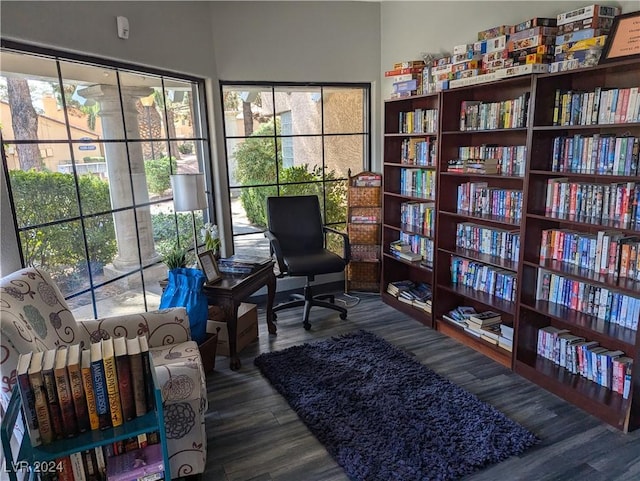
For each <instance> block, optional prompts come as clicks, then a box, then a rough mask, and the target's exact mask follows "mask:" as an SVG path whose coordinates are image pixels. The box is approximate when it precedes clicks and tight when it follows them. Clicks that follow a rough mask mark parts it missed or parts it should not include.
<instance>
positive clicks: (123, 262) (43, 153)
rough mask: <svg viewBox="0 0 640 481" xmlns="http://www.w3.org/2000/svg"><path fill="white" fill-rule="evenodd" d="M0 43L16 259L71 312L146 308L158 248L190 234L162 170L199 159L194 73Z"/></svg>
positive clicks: (187, 239)
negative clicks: (46, 282) (47, 281)
mask: <svg viewBox="0 0 640 481" xmlns="http://www.w3.org/2000/svg"><path fill="white" fill-rule="evenodd" d="M3 47H4V48H3V49H2V51H0V65H1V66H2V71H1V72H0V108H1V115H2V142H3V147H4V148H3V151H2V163H3V169H4V174H5V175H6V177H7V181H8V182H7V183H8V186H9V194H10V196H11V200H12V206H13V208H14V209H13V212H12V213H13V215H14V218H15V220H16V225H17V229H18V232H17V234H18V237H19V249H20V254H21V257H22V259H21V260H22V264H23V265H33V266H36V267H40V268H42V269H44V270H45V271H47V272H48V273H49V274H50V275H51V276H52V277H53V278H54V280H55V281H56V283H57V284H58V286H59V287H60V289H61V291H62V293H63V294H64V296H65V298H66V299H67V301H68V302H69V305H70V307H71V309H72V310H73V311H74V313H75V314H77V315H78V317H84V318H89V317H103V316H106V315H112V314H120V313H125V312H140V311H143V310H151V309H155V308H157V307H158V305H159V302H160V296H161V290H160V287H159V284H158V281H159V280H160V279H163V278H166V276H167V268H166V266H165V265H164V264H163V263H162V255H163V253H165V252H166V251H167V250H169V249H170V248H171V247H173V246H174V245H182V246H184V247H187V248H188V247H190V246H192V245H193V234H192V228H191V216H190V214H188V213H179V214H176V213H174V211H173V202H172V191H171V184H170V175H171V174H173V173H188V172H201V171H203V170H204V168H205V166H208V163H209V160H208V159H209V151H208V149H209V147H208V142H207V138H206V132H207V128H206V125H205V124H204V122H205V119H204V116H203V115H202V114H201V112H202V109H201V106H202V105H204V98H203V92H204V89H203V85H202V82H201V81H200V80H199V79H193V78H186V77H185V78H180V77H178V76H175V75H173V74H172V75H166V74H164V73H162V72H151V71H146V70H143V69H141V68H140V69H139V68H137V67H135V68H131V67H129V66H121V65H114V64H112V63H104V62H102V61H98V60H95V59H86V58H79V57H77V56H67V55H65V56H62V55H58V54H57V53H55V52H50V51H40V50H38V51H37V52H36V51H34V49H32V48H28V49H27V48H23V47H22V46H15V45H8V43H4V42H3ZM209 207H210V209H208V210H205V211H204V214H206V213H207V212H208V211H211V212H212V211H213V210H212V209H211V207H212V206H209ZM197 215H198V222H200V223H202V222H203V212H198V213H197ZM114 299H117V302H113V301H114Z"/></svg>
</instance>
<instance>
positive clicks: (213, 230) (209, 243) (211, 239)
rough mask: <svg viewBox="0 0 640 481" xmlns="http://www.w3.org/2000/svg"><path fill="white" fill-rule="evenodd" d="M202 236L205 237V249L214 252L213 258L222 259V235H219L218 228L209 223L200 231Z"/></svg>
mask: <svg viewBox="0 0 640 481" xmlns="http://www.w3.org/2000/svg"><path fill="white" fill-rule="evenodd" d="M200 234H201V235H202V236H203V237H204V239H203V240H204V247H205V249H206V250H208V251H209V250H210V251H213V256H214V257H215V258H216V259H219V258H220V234H219V233H218V226H217V225H216V224H212V223H210V222H207V223H206V224H205V225H204V227H202V229H201V230H200Z"/></svg>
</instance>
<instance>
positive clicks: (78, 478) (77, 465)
mask: <svg viewBox="0 0 640 481" xmlns="http://www.w3.org/2000/svg"><path fill="white" fill-rule="evenodd" d="M69 459H70V460H71V472H72V473H73V480H74V481H87V477H86V475H85V472H84V465H83V462H82V452H80V451H78V452H75V453H71V454H70V455H69Z"/></svg>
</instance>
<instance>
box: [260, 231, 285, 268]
mask: <svg viewBox="0 0 640 481" xmlns="http://www.w3.org/2000/svg"><path fill="white" fill-rule="evenodd" d="M264 236H265V237H266V238H267V239H268V240H269V244H270V245H271V251H272V253H273V254H275V255H276V260H277V261H278V270H279V271H280V275H279V277H282V276H283V275H284V273H285V272H287V266H286V265H285V263H284V257H283V256H282V249H281V248H280V241H278V239H277V237H276V236H275V235H273V232H271V231H268V230H267V231H265V232H264Z"/></svg>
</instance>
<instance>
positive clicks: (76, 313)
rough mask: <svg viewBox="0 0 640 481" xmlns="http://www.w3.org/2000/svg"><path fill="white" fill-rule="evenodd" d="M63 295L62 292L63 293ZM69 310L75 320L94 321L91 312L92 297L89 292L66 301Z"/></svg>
mask: <svg viewBox="0 0 640 481" xmlns="http://www.w3.org/2000/svg"><path fill="white" fill-rule="evenodd" d="M63 294H64V292H63ZM67 304H68V305H69V310H70V311H71V313H72V314H73V317H74V318H76V319H95V318H96V317H95V313H94V311H93V297H92V296H91V293H90V292H85V293H84V294H80V295H79V296H76V297H73V298H71V299H67Z"/></svg>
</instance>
